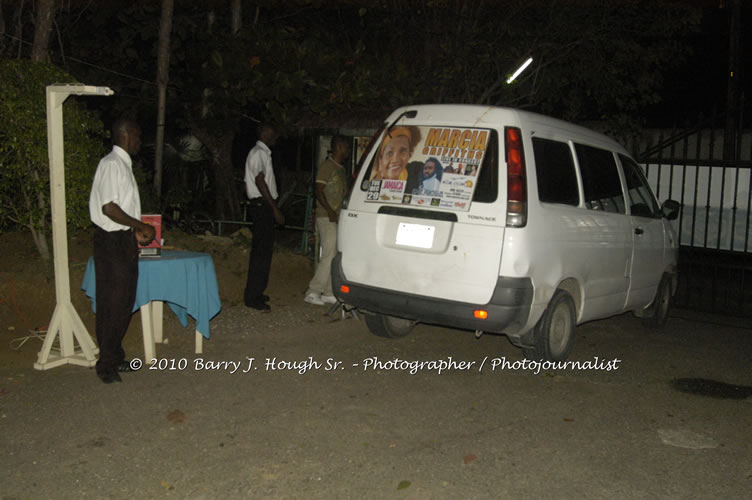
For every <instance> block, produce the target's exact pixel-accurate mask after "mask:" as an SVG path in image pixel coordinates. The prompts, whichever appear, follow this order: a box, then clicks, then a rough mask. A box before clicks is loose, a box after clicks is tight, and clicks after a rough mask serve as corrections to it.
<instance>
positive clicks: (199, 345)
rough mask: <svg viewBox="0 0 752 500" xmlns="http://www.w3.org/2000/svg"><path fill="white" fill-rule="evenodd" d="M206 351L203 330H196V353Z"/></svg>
mask: <svg viewBox="0 0 752 500" xmlns="http://www.w3.org/2000/svg"><path fill="white" fill-rule="evenodd" d="M203 352H204V336H203V335H201V332H199V331H198V330H196V354H202V353H203Z"/></svg>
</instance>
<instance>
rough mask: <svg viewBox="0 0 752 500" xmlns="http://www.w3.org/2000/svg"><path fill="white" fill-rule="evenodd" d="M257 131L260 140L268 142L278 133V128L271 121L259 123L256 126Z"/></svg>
mask: <svg viewBox="0 0 752 500" xmlns="http://www.w3.org/2000/svg"><path fill="white" fill-rule="evenodd" d="M256 133H257V134H258V138H259V140H260V141H261V142H264V143H266V142H268V140H269V139H270V138H272V137H273V136H275V135H276V134H277V129H276V127H275V126H274V125H272V124H271V123H259V125H258V127H257V128H256Z"/></svg>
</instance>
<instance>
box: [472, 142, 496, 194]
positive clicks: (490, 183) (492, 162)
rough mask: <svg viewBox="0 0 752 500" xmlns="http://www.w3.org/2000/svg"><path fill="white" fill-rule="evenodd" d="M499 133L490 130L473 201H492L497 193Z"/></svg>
mask: <svg viewBox="0 0 752 500" xmlns="http://www.w3.org/2000/svg"><path fill="white" fill-rule="evenodd" d="M498 158H499V134H497V133H496V131H495V130H491V137H490V139H489V141H488V147H487V148H486V154H485V155H483V163H481V165H480V175H479V176H478V185H477V186H476V187H475V193H473V202H477V203H493V202H494V201H496V197H497V196H498V194H499V160H498Z"/></svg>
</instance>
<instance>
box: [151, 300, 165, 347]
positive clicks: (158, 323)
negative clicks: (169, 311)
mask: <svg viewBox="0 0 752 500" xmlns="http://www.w3.org/2000/svg"><path fill="white" fill-rule="evenodd" d="M163 310H164V302H162V301H161V300H154V301H152V303H151V312H152V315H151V319H152V323H151V324H152V327H153V329H154V330H153V331H154V342H156V343H158V344H163V343H164V344H166V343H167V339H163V338H162V312H163Z"/></svg>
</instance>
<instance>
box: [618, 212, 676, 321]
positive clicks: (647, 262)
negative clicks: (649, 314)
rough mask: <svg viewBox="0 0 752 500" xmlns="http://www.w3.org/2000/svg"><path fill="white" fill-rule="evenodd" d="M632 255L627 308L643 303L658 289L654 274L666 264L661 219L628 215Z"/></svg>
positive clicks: (650, 299)
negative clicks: (630, 228) (631, 238)
mask: <svg viewBox="0 0 752 500" xmlns="http://www.w3.org/2000/svg"><path fill="white" fill-rule="evenodd" d="M630 219H631V227H632V237H633V240H632V242H633V246H632V256H631V264H632V266H631V272H630V286H629V299H628V303H627V308H628V309H636V308H640V307H646V306H647V305H649V304H650V302H651V301H652V300H653V297H655V293H656V291H657V289H658V283H657V282H656V281H655V277H656V276H661V275H662V274H663V270H664V269H665V266H666V256H665V254H666V250H665V248H666V240H667V238H666V235H665V232H666V228H665V221H664V220H663V219H652V218H648V217H634V216H631V217H630Z"/></svg>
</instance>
